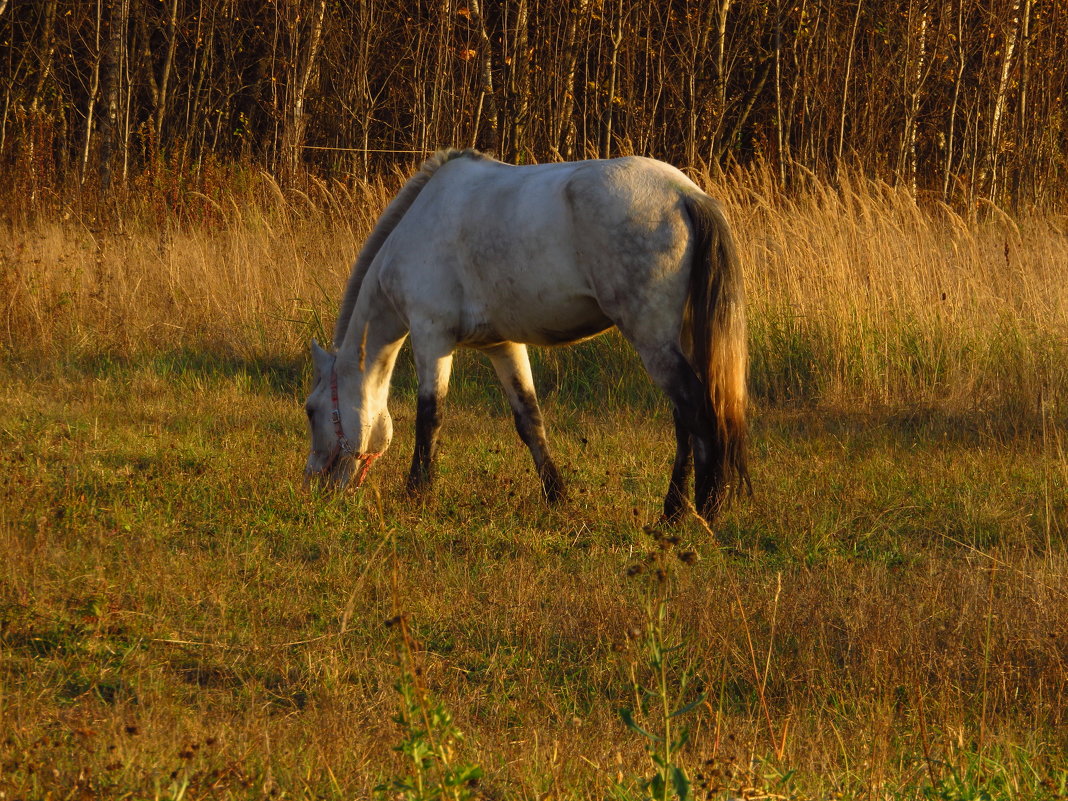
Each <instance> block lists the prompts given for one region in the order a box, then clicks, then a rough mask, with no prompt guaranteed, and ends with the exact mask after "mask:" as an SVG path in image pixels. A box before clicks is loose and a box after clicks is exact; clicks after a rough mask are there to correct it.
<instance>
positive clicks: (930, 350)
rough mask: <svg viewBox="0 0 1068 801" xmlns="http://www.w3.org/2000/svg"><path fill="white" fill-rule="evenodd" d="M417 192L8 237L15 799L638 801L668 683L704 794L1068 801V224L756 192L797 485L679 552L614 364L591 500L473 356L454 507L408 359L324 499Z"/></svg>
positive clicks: (0, 444)
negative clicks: (344, 325)
mask: <svg viewBox="0 0 1068 801" xmlns="http://www.w3.org/2000/svg"><path fill="white" fill-rule="evenodd" d="M394 185H395V184H394V183H390V182H389V181H385V182H383V183H382V184H380V185H376V186H369V187H356V188H351V187H349V188H344V187H341V186H340V185H339V186H334V187H327V186H322V187H319V189H318V190H316V188H315V187H314V186H313V187H309V188H308V191H307V192H306V193H303V194H297V193H289V194H286V193H282V192H281V191H280V190H278V189H277V187H276V186H275V185H274V184H273V183H271V182H270V181H269V180H267V179H265V178H257V177H255V176H253V177H251V178H249V179H248V187H247V188H246V189H243V190H241V192H238V191H237V190H232V191H231V193H230V194H225V193H221V192H220V193H214V194H213V193H211V192H206V193H204V194H202V195H197V196H190V197H189V198H187V203H186V206H185V208H184V209H183V210H182V211H181V213H180V214H178V213H175V212H173V211H170V210H167V209H160V208H159V207H155V206H152V205H151V204H149V203H148V202H147V201H146V202H144V204H143V205H139V206H131V207H130V208H129V209H126V210H125V212H124V214H123V215H121V216H120V217H118V218H114V219H110V220H108V219H102V220H90V219H87V218H84V217H80V216H78V215H77V214H72V215H71V216H70V217H69V219H64V215H63V214H62V213H57V215H55V217H54V218H50V219H43V220H36V221H9V223H8V224H7V226H6V227H4V228H2V229H0V257H2V259H3V262H2V266H3V273H2V276H3V277H2V281H3V287H4V295H3V298H4V304H5V305H4V307H3V310H2V311H3V314H4V318H3V320H2V321H0V334H2V336H3V347H4V355H3V358H2V363H0V463H2V466H0V475H3V476H4V481H3V482H2V488H0V732H2V734H0V798H4V799H15V798H20V799H30V798H92V797H107V798H130V797H134V798H141V797H149V798H170V799H179V798H182V799H200V798H259V797H264V796H268V795H269V796H274V797H288V798H320V797H325V798H368V797H372V796H373V795H374V788H375V787H376V786H379V785H382V784H387V785H389V784H390V782H391V781H393V780H401V779H404V778H405V777H411V778H413V779H419V778H423V779H425V780H426V781H427V782H428V786H427V787H426V788H424V789H425V791H426V792H425V793H424V795H425V797H434V796H433V795H432V788H433V785H434V784H435V782H437V781H438V780H439V779H440V778H441V777H442V776H443V775H445V774H446V773H447V772H448V770H450V769H451V770H458V769H460V768H461V767H463V766H477V767H479V768H481V771H482V774H483V775H482V778H480V779H478V780H477V782H475V783H473V784H472V785H471V786H467V785H461V786H459V787H455V788H453V790H454V791H455V793H454V794H453V795H448V794H446V795H444V796H442V797H446V798H448V797H463V796H462V794H463V793H470V794H472V795H471V797H484V798H493V799H513V798H518V799H541V798H561V799H564V798H566V799H571V798H575V799H605V798H617V799H619V798H639V797H643V796H642V790H641V781H642V780H643V779H647V778H648V777H650V776H652V774H653V773H654V771H655V766H654V764H653V763H652V762H651V760H650V758H649V755H648V753H647V745H648V741H647V740H646V739H645V738H643V737H642V735H640V734H639V733H637V732H635V731H634V730H633V729H632V728H629V727H628V726H627V725H625V723H624V720H623V718H622V717H621V715H620V714H619V712H618V710H619V709H621V708H627V709H631V710H635V712H634V714H635V720H636V724H637V725H640V726H642V727H645V728H648V729H651V730H652V731H654V732H655V731H659V730H660V729H659V728H658V727H659V726H662V724H663V719H662V718H663V716H662V715H660V716H658V714H657V712H656V703H653V704H646V703H644V702H645V701H649V700H652V701H658V700H659V699H658V697H657V695H656V694H655V693H654V694H653V695H651V696H648V697H645V698H643V696H642V694H641V692H640V691H636V690H635V683H638V684H642V685H644V686H646V687H662V688H667V690H668V692H673V693H674V692H677V693H681V698H680V699H679V700H678V704H679V705H682V704H689V703H691V702H693V701H698V700H699V699H700V702H699V703H697V704H695V705H694V707H693V708H692V709H691V710H690V711H689V712H688V713H687V714H685V715H682V716H679V717H678V718H674V719H672V724H673V725H675V726H676V731H678V728H677V727H678V726H679V725H682V724H685V725H688V726H689V728H690V738H689V742H688V743H687V744H686V745H685V746H684V747H682V748H681V749H680V750H679V751H678V752H677V753H676V754H675V755H674V757H673V758H674V759H675V760H676V761H677V763H678V764H679V765H681V766H683V767H684V768H685V769H686V771H687V772H688V775H689V776H690V778H691V779H693V780H694V782H695V787H694V789H695V796H696V797H705V795H710V797H713V798H728V797H742V798H768V797H789V798H814V799H815V798H820V799H822V798H831V797H842V798H858V799H859V798H865V799H867V798H873V799H874V798H878V799H883V798H887V799H899V798H900V799H905V798H931V799H973V798H974V799H979V798H991V799H1010V798H1011V799H1018V798H1035V799H1063V798H1065V797H1068V767H1066V764H1068V762H1066V758H1065V755H1066V753H1068V708H1066V704H1065V699H1066V698H1068V581H1066V576H1068V539H1066V529H1068V502H1066V498H1068V458H1066V455H1065V447H1066V442H1065V433H1066V432H1068V424H1066V423H1068V421H1066V419H1065V410H1064V407H1063V405H1062V404H1061V401H1060V398H1061V397H1063V395H1064V390H1065V389H1068V386H1066V384H1068V380H1066V364H1068V359H1066V355H1068V341H1066V340H1068V326H1066V319H1068V318H1066V309H1068V291H1066V290H1065V289H1064V284H1063V280H1062V278H1061V277H1060V276H1061V275H1062V271H1063V265H1064V264H1065V263H1066V262H1068V239H1066V237H1065V233H1064V225H1065V223H1064V220H1063V218H1058V217H1055V216H1051V215H1044V216H1037V215H1036V216H1034V217H1031V218H1027V219H1010V218H1008V217H1006V216H1004V215H1001V214H1000V213H999V212H997V211H996V210H986V211H984V212H983V213H982V214H980V215H978V216H977V217H976V219H974V220H969V219H965V218H961V217H959V216H957V215H955V214H953V213H952V212H951V211H950V210H948V209H944V208H935V209H923V208H920V207H918V206H917V205H916V204H915V203H914V202H913V201H912V200H911V199H910V198H907V197H906V196H903V195H901V194H900V193H897V192H896V191H895V190H892V189H889V188H887V187H882V186H879V185H867V184H865V185H857V186H849V185H846V186H845V187H843V188H840V189H839V190H837V191H834V192H832V191H831V190H829V189H827V188H825V187H820V186H813V187H811V188H810V189H809V190H806V191H804V192H801V193H799V194H798V195H796V196H793V197H791V198H784V197H780V196H778V195H776V194H775V193H773V192H772V191H771V190H770V189H769V188H768V186H767V184H766V182H764V179H763V178H762V177H761V176H759V175H757V176H740V177H739V176H736V177H734V178H732V179H730V180H729V181H727V183H726V184H725V185H724V188H723V189H722V191H721V192H720V193H719V194H720V196H721V197H722V198H723V199H724V200H725V202H726V204H727V207H728V210H729V212H730V216H731V219H732V220H734V221H735V223H736V227H737V228H738V229H739V237H740V239H741V240H742V242H743V249H744V252H745V258H746V270H747V288H748V291H749V295H750V308H751V330H752V335H753V336H752V348H753V388H754V394H755V400H754V410H753V412H754V415H753V442H752V457H751V461H752V465H753V481H754V489H755V492H754V496H753V497H752V498H751V499H747V500H742V501H741V502H739V503H737V504H735V505H734V506H733V507H732V508H731V509H730V511H729V512H728V513H727V514H726V516H725V517H724V519H723V520H722V521H721V523H720V525H719V526H718V527H717V530H716V532H715V534H714V535H712V534H711V533H709V532H708V531H706V530H704V529H703V528H702V527H701V526H700V525H699V524H698V523H697V522H696V521H695V520H693V519H691V520H689V521H687V522H686V523H685V524H683V525H682V526H681V527H680V528H679V529H678V530H677V531H675V532H658V531H656V530H650V529H647V527H646V526H647V524H648V523H650V522H651V521H653V520H654V519H655V517H656V513H657V511H658V508H659V501H660V498H661V494H662V492H663V490H664V488H665V486H666V481H667V472H668V469H669V465H670V460H671V441H670V440H671V436H670V430H671V426H670V417H669V415H668V412H667V409H666V408H665V407H664V405H663V404H662V403H661V402H660V401H659V399H658V398H657V396H656V393H655V392H654V391H653V390H652V389H651V388H650V387H649V385H648V384H647V382H646V381H645V379H644V378H643V377H642V375H641V372H640V370H639V369H638V367H637V365H636V362H635V361H634V359H633V357H632V356H631V355H630V354H629V353H628V351H627V350H626V348H625V347H624V346H623V344H622V343H621V342H620V341H619V340H618V339H616V338H614V337H608V338H603V339H602V340H598V341H595V342H592V343H588V344H587V345H584V346H582V347H580V348H578V349H572V350H567V351H546V352H542V353H540V354H538V358H537V363H536V373H537V378H538V382H539V385H540V387H541V388H542V390H543V395H544V403H543V406H544V409H545V413H546V417H547V420H548V422H549V424H550V428H551V431H550V436H551V439H552V442H553V443H554V445H555V450H556V452H557V454H558V456H559V461H560V462H561V466H562V469H563V471H564V473H565V476H566V477H568V478H569V479H570V482H571V490H572V493H571V497H570V499H569V500H568V501H567V502H566V503H565V504H564V505H562V506H560V507H556V508H549V507H547V506H546V505H545V504H544V503H543V502H542V501H541V499H540V495H539V490H538V486H537V480H536V477H535V476H534V475H533V472H532V470H531V469H530V466H529V457H528V455H527V453H526V451H525V449H524V448H523V447H522V445H521V443H520V442H519V440H518V438H517V437H516V436H515V433H514V431H513V430H512V423H511V415H510V413H509V412H508V411H507V409H506V404H505V402H504V401H503V399H502V398H501V397H500V393H499V391H497V390H496V389H495V388H494V386H493V383H492V379H491V373H492V371H491V370H490V369H489V367H488V366H487V365H486V364H485V363H484V362H482V361H480V360H479V359H478V358H476V357H474V356H465V357H464V358H462V359H460V360H459V363H458V365H457V368H456V370H455V378H454V387H453V392H452V394H451V395H450V399H449V405H448V409H447V418H446V427H445V432H444V444H443V454H442V464H441V472H440V482H439V486H438V488H437V492H436V493H435V494H434V495H432V496H430V497H427V498H424V499H423V500H421V501H418V502H414V501H411V500H409V499H408V498H406V497H405V496H404V495H403V494H402V492H401V487H402V485H403V476H404V472H405V470H406V468H407V463H408V459H409V456H410V449H411V445H412V432H411V427H412V426H411V424H412V422H413V418H414V407H413V403H412V388H413V382H412V371H411V367H410V364H408V363H407V361H402V364H401V366H400V368H399V372H398V376H397V377H396V380H395V393H394V401H393V411H394V418H395V421H396V425H397V437H396V440H395V442H394V446H393V449H392V450H391V452H390V453H389V454H388V456H387V457H386V458H384V459H383V460H381V461H380V462H379V463H378V465H376V468H375V470H374V471H372V473H371V478H370V479H369V480H368V484H367V486H365V488H364V489H363V490H362V491H361V493H360V494H358V495H355V494H349V495H346V496H342V497H329V496H324V495H319V494H317V493H315V492H306V491H304V490H303V489H302V488H301V482H300V470H301V467H302V464H303V459H304V454H305V450H306V442H305V434H304V428H303V420H302V414H301V409H300V403H301V401H302V400H303V396H304V392H305V384H306V380H307V368H306V365H305V363H304V361H305V360H304V355H303V349H304V347H305V344H306V340H307V339H308V338H310V336H312V335H313V334H319V335H320V336H322V331H323V330H329V326H330V322H331V315H332V313H333V307H334V305H335V304H336V301H337V297H338V295H339V293H340V287H341V284H342V282H343V280H344V274H345V271H346V263H347V261H348V260H349V259H350V258H351V255H352V253H353V252H354V251H355V248H356V247H357V243H358V242H359V240H360V238H361V237H362V236H363V235H364V234H365V233H366V230H367V227H368V226H369V225H370V221H371V220H372V219H373V217H374V214H375V213H376V211H377V209H379V208H381V204H382V203H383V202H384V200H385V198H386V197H388V196H389V194H390V193H391V192H392V187H393V186H394ZM316 191H318V194H316ZM350 208H355V209H359V210H360V211H359V212H358V213H356V214H352V215H348V212H347V210H348V209H350ZM235 298H236V299H237V300H236V301H234V300H233V299H235ZM404 358H405V359H406V358H407V357H404ZM665 535H666V536H668V537H669V538H672V537H674V536H676V535H677V542H676V541H674V540H673V539H665ZM660 610H663V618H662V619H661V618H658V617H657V612H658V611H660ZM650 613H652V617H650ZM398 616H403V622H399V621H398ZM658 621H659V622H658ZM389 623H392V624H393V625H387V624H389ZM651 633H652V634H653V635H654V636H653V638H652V640H650V634H651ZM657 637H660V639H661V641H662V642H667V643H678V644H680V645H681V647H680V648H679V649H678V650H675V651H672V652H671V653H669V654H667V655H665V656H664V657H663V660H662V661H663V663H664V670H663V673H662V674H661V673H660V672H659V671H658V670H656V669H654V668H655V667H656V666H657V662H656V655H655V653H654V650H655V647H656V642H657V641H658V640H657ZM661 682H662V683H661ZM398 685H399V686H400V687H401V688H402V689H403V688H404V687H409V688H413V689H411V690H410V691H409V694H408V696H407V697H408V699H409V700H410V699H413V698H414V699H415V703H414V706H413V707H411V709H410V710H409V711H413V710H414V712H415V717H414V719H412V718H409V722H408V723H407V724H400V723H398V722H396V721H395V720H394V718H395V717H396V716H397V715H398V713H400V712H401V711H402V710H403V709H404V708H405V704H406V702H405V695H404V692H402V691H401V690H398V689H397V687H398ZM424 692H425V693H426V695H425V696H424V695H423V693H424ZM438 703H440V704H441V706H442V707H443V708H444V709H445V710H447V711H448V712H449V713H450V714H451V716H452V720H453V721H454V724H455V727H457V728H458V729H459V730H461V731H462V732H463V733H464V737H463V739H462V740H456V741H454V742H452V743H451V746H450V747H447V748H443V750H439V751H438V752H437V753H438V757H437V758H436V759H432V760H430V762H429V763H428V766H427V769H426V770H425V771H423V772H422V773H421V772H420V771H418V770H415V768H414V767H413V763H412V761H411V760H410V759H408V758H407V757H406V756H405V755H404V754H402V753H400V752H397V751H395V750H394V747H395V746H398V745H400V744H402V743H404V742H408V743H409V751H410V750H412V747H411V744H412V743H413V742H416V741H418V740H419V736H418V730H419V729H420V728H426V727H425V726H421V724H420V720H419V719H420V717H421V715H422V714H423V712H424V711H427V712H431V711H433V710H434V708H435V705H436V704H438ZM643 705H644V706H647V707H648V709H647V710H646V712H645V713H643V712H642V711H641V708H642V707H643ZM429 729H430V731H429V734H427V735H426V737H424V738H423V739H424V740H427V739H429V740H430V741H433V742H432V746H433V745H440V746H444V745H448V743H449V741H450V738H449V731H450V726H449V724H446V723H445V722H444V721H443V720H442V719H441V718H438V719H437V723H435V724H434V725H432V726H430V727H429ZM698 785H700V786H698ZM383 793H384V795H385V797H387V798H392V797H398V798H403V797H416V796H415V795H414V794H412V793H408V794H407V795H406V794H405V792H404V791H402V790H400V789H397V786H396V785H392V786H391V787H390V789H387V790H384V791H383Z"/></svg>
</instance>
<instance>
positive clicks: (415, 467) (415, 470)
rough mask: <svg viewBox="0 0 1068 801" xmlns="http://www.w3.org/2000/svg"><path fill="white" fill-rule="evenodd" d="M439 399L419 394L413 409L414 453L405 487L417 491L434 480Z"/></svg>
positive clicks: (439, 421)
mask: <svg viewBox="0 0 1068 801" xmlns="http://www.w3.org/2000/svg"><path fill="white" fill-rule="evenodd" d="M440 406H441V401H440V400H439V399H438V397H437V396H435V395H420V396H419V399H418V405H417V406H416V411H415V453H414V454H412V468H411V470H410V471H409V472H408V483H407V488H408V491H409V492H417V491H419V490H421V489H423V488H425V487H429V486H430V484H431V482H432V481H433V480H434V459H435V457H436V456H437V450H438V432H439V431H440V430H441V412H440Z"/></svg>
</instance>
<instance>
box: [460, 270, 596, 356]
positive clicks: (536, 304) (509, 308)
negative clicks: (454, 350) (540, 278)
mask: <svg viewBox="0 0 1068 801" xmlns="http://www.w3.org/2000/svg"><path fill="white" fill-rule="evenodd" d="M496 289H497V290H498V291H497V292H494V293H493V294H494V295H495V296H496V297H494V298H492V299H490V298H484V299H483V300H484V302H482V303H474V304H469V305H467V308H466V309H465V313H464V315H463V317H464V325H463V328H464V331H463V333H462V336H461V343H462V344H465V345H471V346H473V347H480V346H490V345H495V344H498V343H500V342H521V343H523V344H526V345H565V344H568V343H572V342H579V341H581V340H583V339H589V338H590V337H593V336H597V335H598V334H600V333H602V332H604V331H606V330H607V329H609V328H611V327H612V321H611V320H609V319H608V317H606V316H605V314H604V313H603V312H602V311H601V309H600V307H599V306H598V305H597V303H596V301H594V300H593V298H590V297H584V296H571V297H561V296H560V293H558V292H554V291H550V290H543V291H542V292H534V293H530V294H526V293H522V292H517V293H514V294H513V293H509V291H508V286H507V281H505V280H502V281H501V282H499V284H498V285H497V287H496ZM468 300H473V298H470V296H468Z"/></svg>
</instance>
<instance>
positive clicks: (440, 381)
mask: <svg viewBox="0 0 1068 801" xmlns="http://www.w3.org/2000/svg"><path fill="white" fill-rule="evenodd" d="M412 344H413V347H414V349H415V366H416V372H417V373H418V376H419V390H418V397H417V400H416V407H415V452H414V453H413V454H412V467H411V470H409V471H408V481H407V483H406V488H407V490H408V492H409V493H410V494H414V493H418V492H420V491H421V490H423V489H426V488H428V487H429V486H430V485H431V484H432V483H433V481H434V462H435V461H436V459H437V452H438V434H439V433H440V431H441V411H442V407H443V406H444V403H445V395H446V394H447V393H448V390H449V373H450V372H451V370H452V353H451V352H449V353H445V354H441V353H440V352H438V353H433V352H432V353H429V354H428V353H425V352H424V351H422V350H421V349H420V348H419V347H418V345H417V344H416V343H415V342H414V340H413V343H412Z"/></svg>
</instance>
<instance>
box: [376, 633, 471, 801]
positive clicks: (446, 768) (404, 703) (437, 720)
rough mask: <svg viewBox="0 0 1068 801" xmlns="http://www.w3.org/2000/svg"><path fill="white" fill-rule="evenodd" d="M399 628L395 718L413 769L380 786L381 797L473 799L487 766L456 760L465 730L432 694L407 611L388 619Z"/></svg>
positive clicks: (403, 751) (402, 750)
mask: <svg viewBox="0 0 1068 801" xmlns="http://www.w3.org/2000/svg"><path fill="white" fill-rule="evenodd" d="M386 625H387V626H390V627H393V628H396V629H397V630H398V631H399V637H398V640H399V644H398V646H397V656H398V664H399V665H400V668H401V675H400V679H399V680H398V681H397V683H396V684H395V685H394V687H395V688H396V690H397V693H398V695H399V696H400V700H401V708H400V711H399V712H398V714H397V715H396V716H394V718H393V720H394V721H395V722H396V723H397V724H398V725H399V726H400V727H401V728H402V730H403V732H404V735H403V739H402V740H401V742H400V743H399V744H398V745H396V746H394V749H393V750H394V751H397V752H398V753H401V754H404V756H406V757H407V758H408V761H409V763H410V768H409V773H408V775H406V776H403V777H394V778H392V779H390V780H389V781H387V782H384V783H382V784H380V785H379V786H378V787H376V788H375V793H376V795H377V796H378V798H380V799H391V801H392V799H403V801H469V799H474V798H477V797H478V789H477V788H478V782H479V780H480V779H481V778H482V775H483V771H482V768H481V767H479V766H477V765H469V764H467V763H464V762H460V761H458V760H457V758H456V755H457V750H458V746H459V744H460V742H461V741H462V740H463V733H462V732H461V731H460V729H459V728H457V726H456V724H455V723H454V722H453V720H452V715H450V714H449V711H448V710H447V709H446V708H445V706H444V704H442V703H441V702H440V701H435V700H434V699H432V698H431V696H430V693H429V692H428V691H427V688H426V685H425V683H424V682H423V671H422V667H421V666H420V665H419V664H417V661H416V642H415V640H414V638H413V637H412V635H411V631H410V629H409V627H408V620H407V618H406V617H405V616H404V615H397V616H396V617H394V618H391V619H390V620H388V621H386Z"/></svg>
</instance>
